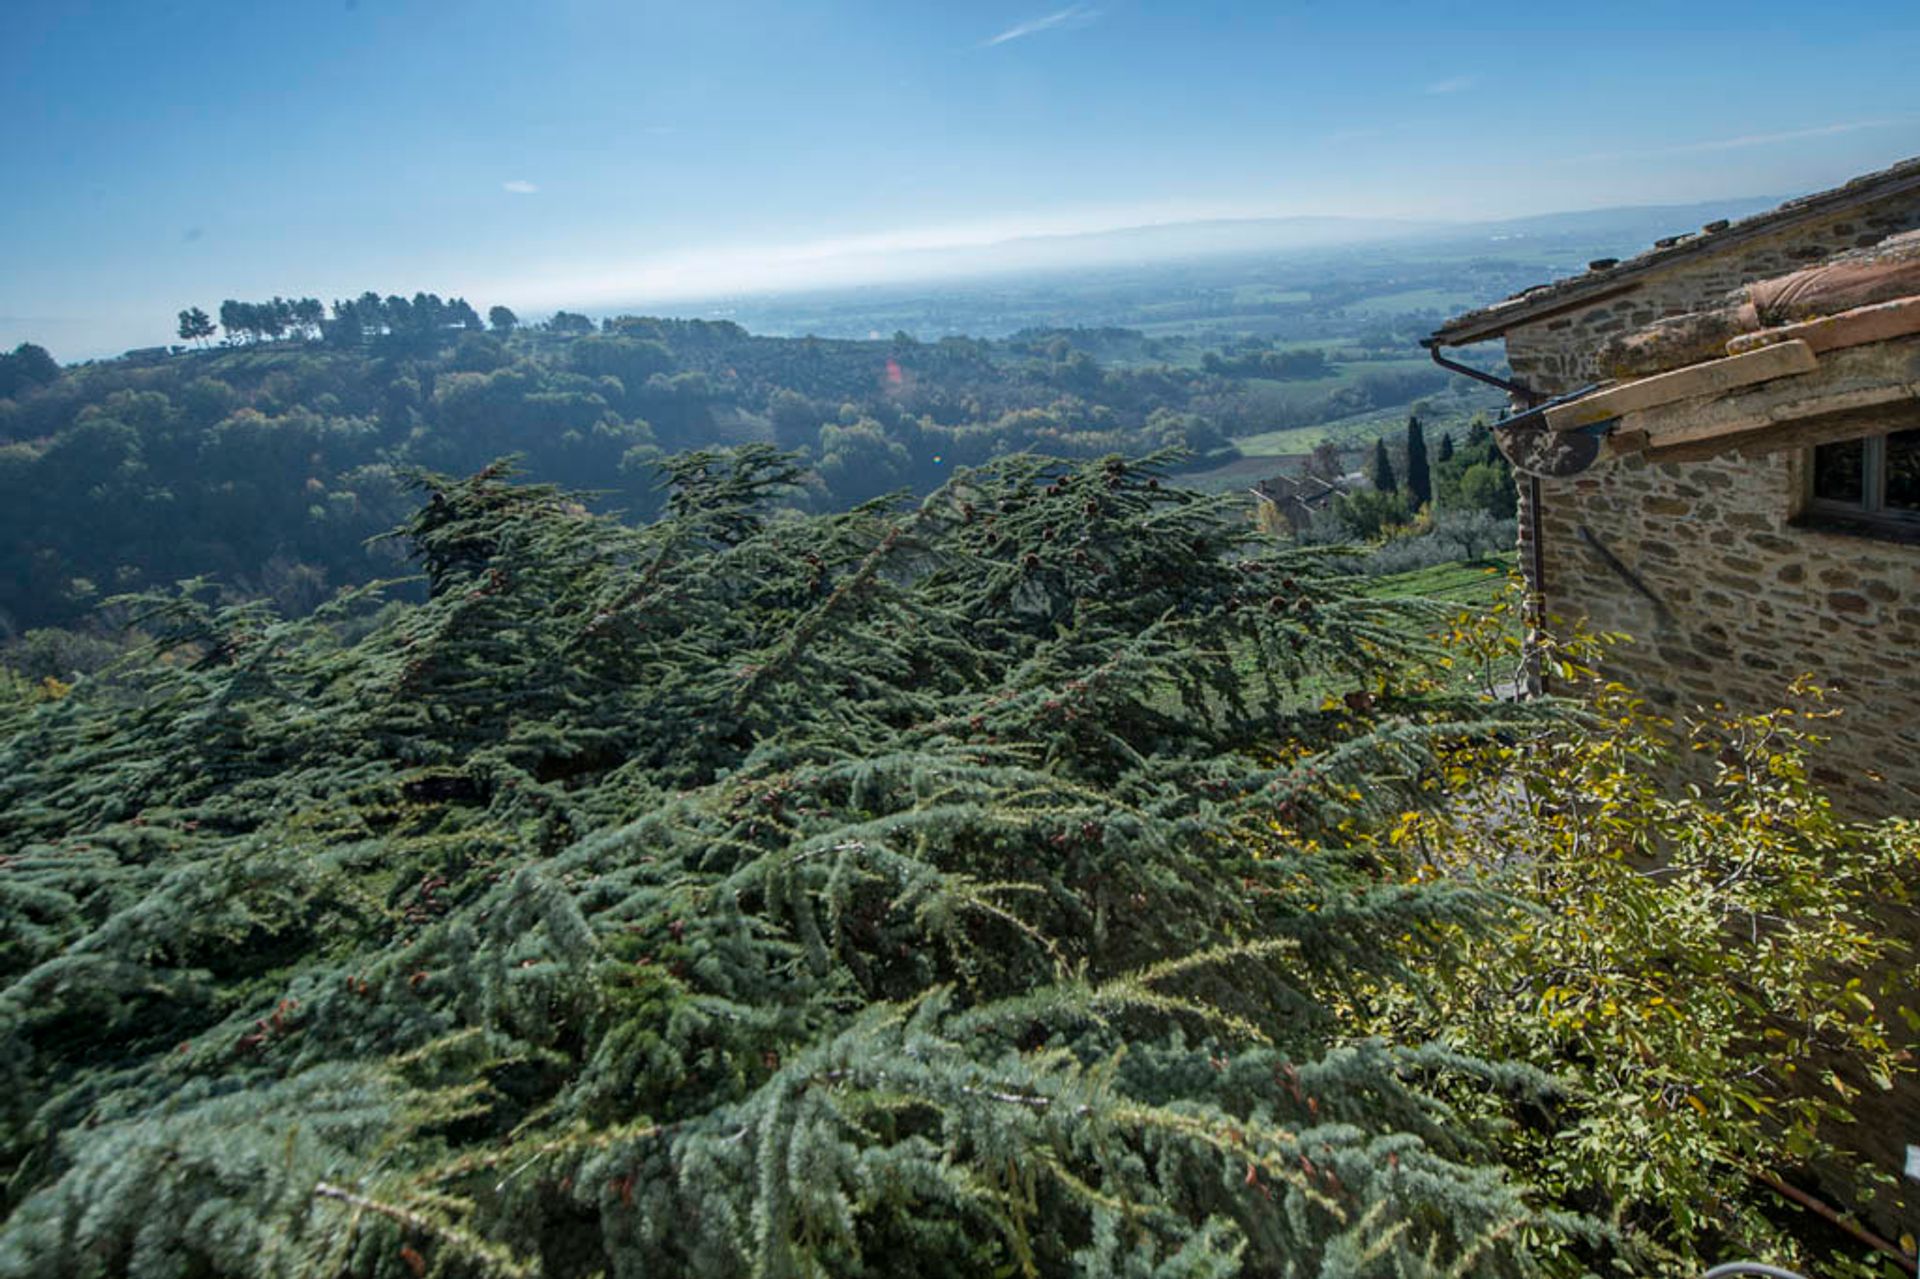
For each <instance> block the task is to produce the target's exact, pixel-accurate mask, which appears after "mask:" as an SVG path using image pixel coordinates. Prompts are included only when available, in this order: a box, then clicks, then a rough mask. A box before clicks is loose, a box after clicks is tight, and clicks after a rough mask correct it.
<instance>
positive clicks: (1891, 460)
mask: <svg viewBox="0 0 1920 1279" xmlns="http://www.w3.org/2000/svg"><path fill="white" fill-rule="evenodd" d="M1886 507H1887V509H1888V510H1889V511H1920V429H1916V430H1911V431H1895V432H1894V433H1893V434H1892V435H1889V436H1888V437H1887V496H1886Z"/></svg>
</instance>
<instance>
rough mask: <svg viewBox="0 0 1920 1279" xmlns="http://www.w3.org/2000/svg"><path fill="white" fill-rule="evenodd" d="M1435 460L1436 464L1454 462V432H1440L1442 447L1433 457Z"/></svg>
mask: <svg viewBox="0 0 1920 1279" xmlns="http://www.w3.org/2000/svg"><path fill="white" fill-rule="evenodd" d="M1433 460H1434V461H1436V462H1451V461H1453V432H1452V431H1442V432H1440V447H1439V448H1438V449H1437V450H1435V452H1434V455H1433Z"/></svg>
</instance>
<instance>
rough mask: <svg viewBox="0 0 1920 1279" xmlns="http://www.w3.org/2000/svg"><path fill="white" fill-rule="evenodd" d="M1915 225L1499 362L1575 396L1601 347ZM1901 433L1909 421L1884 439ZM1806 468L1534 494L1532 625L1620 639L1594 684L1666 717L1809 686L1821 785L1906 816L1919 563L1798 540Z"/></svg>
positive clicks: (1808, 238) (1571, 323)
mask: <svg viewBox="0 0 1920 1279" xmlns="http://www.w3.org/2000/svg"><path fill="white" fill-rule="evenodd" d="M1915 227H1920V194H1908V195H1904V196H1900V197H1898V198H1896V199H1889V200H1886V201H1883V202H1882V203H1881V204H1879V205H1877V206H1875V205H1869V206H1865V207H1856V208H1854V209H1851V210H1849V211H1847V212H1846V213H1844V214H1840V215H1835V216H1830V217H1828V218H1825V219H1823V220H1821V221H1819V222H1815V223H1813V224H1810V225H1801V226H1797V227H1790V228H1786V229H1784V230H1782V231H1779V232H1776V233H1775V234H1773V235H1771V236H1769V237H1765V238H1758V239H1754V240H1750V241H1747V242H1746V243H1744V244H1737V245H1731V246H1729V248H1728V249H1727V250H1726V251H1725V252H1723V253H1721V254H1717V255H1713V254H1708V255H1702V256H1699V257H1694V258H1691V259H1687V260H1683V261H1681V262H1676V263H1674V264H1673V265H1671V266H1670V267H1669V268H1667V269H1666V270H1664V271H1662V272H1660V273H1658V274H1656V275H1654V276H1652V277H1650V278H1648V279H1647V280H1646V282H1645V283H1643V284H1642V285H1641V286H1640V287H1639V288H1637V289H1635V290H1634V291H1632V292H1630V293H1628V294H1626V295H1624V296H1621V297H1618V298H1615V299H1611V300H1607V301H1603V302H1600V303H1599V304H1597V305H1595V306H1592V307H1588V308H1585V309H1582V310H1575V311H1572V312H1569V313H1566V314H1563V315H1560V316H1551V317H1548V318H1545V319H1542V320H1537V321H1534V322H1532V323H1530V324H1526V325H1523V326H1520V327H1517V328H1515V329H1514V330H1512V331H1511V332H1509V333H1508V334H1507V352H1508V359H1509V361H1510V363H1511V364H1512V366H1513V369H1514V373H1515V375H1516V377H1517V378H1518V379H1519V380H1520V381H1522V382H1524V383H1526V384H1527V385H1528V386H1530V387H1533V388H1534V389H1536V390H1539V391H1542V392H1545V393H1548V394H1557V393H1561V392H1564V391H1568V390H1572V389H1575V388H1577V387H1579V386H1582V385H1585V384H1587V383H1589V382H1592V381H1595V380H1597V379H1598V376H1599V375H1598V373H1597V370H1596V365H1595V363H1594V355H1595V353H1596V351H1597V349H1598V347H1599V346H1600V344H1601V343H1602V342H1603V341H1604V340H1605V339H1606V338H1607V337H1608V336H1609V335H1610V334H1613V333H1617V332H1620V331H1622V330H1625V329H1630V328H1639V327H1641V326H1643V325H1646V324H1649V323H1652V322H1653V321H1654V320H1656V319H1659V318H1661V317H1662V316H1667V315H1674V314H1682V313H1685V312H1687V311H1691V310H1695V309H1698V308H1699V307H1701V306H1704V305H1707V304H1709V303H1712V302H1714V301H1716V300H1717V299H1719V298H1721V297H1723V296H1724V295H1725V294H1726V293H1727V292H1729V291H1730V290H1732V289H1734V288H1736V287H1738V286H1739V285H1740V284H1742V283H1745V282H1747V281H1750V280H1755V279H1765V278H1767V277H1769V276H1774V275H1780V274H1783V273H1785V272H1787V271H1791V270H1794V269H1796V268H1798V267H1802V266H1805V265H1807V264H1808V263H1810V262H1815V261H1818V260H1820V259H1822V258H1825V257H1829V256H1831V255H1832V254H1834V253H1838V252H1841V251H1843V250H1846V249H1851V248H1856V247H1863V246H1865V245H1867V244H1872V243H1876V242H1878V241H1879V240H1881V239H1884V238H1885V237H1886V236H1888V235H1891V234H1894V233H1896V232H1898V231H1904V230H1910V229H1913V228H1915ZM1917 424H1920V411H1916V410H1912V409H1909V410H1907V411H1906V413H1905V415H1904V418H1903V417H1902V415H1901V414H1900V413H1897V412H1889V413H1888V414H1887V417H1886V420H1885V425H1884V427H1883V428H1882V429H1884V430H1894V429H1901V428H1905V427H1910V426H1914V425H1917ZM1871 429H1872V425H1871V424H1869V426H1868V431H1869V432H1870V431H1871ZM1806 458H1807V454H1806V453H1805V452H1804V451H1800V450H1795V451H1788V452H1781V453H1774V454H1769V455H1767V456H1763V457H1759V458H1747V457H1743V456H1739V455H1735V454H1725V455H1721V456H1718V457H1714V458H1711V459H1708V460H1704V461H1690V462H1669V463H1658V464H1649V463H1647V462H1645V461H1644V460H1641V459H1638V458H1629V459H1626V460H1624V461H1617V462H1609V461H1602V462H1600V463H1597V464H1596V465H1595V466H1594V467H1593V468H1592V469H1591V470H1589V471H1587V472H1586V473H1584V474H1582V475H1580V476H1577V477H1574V478H1571V479H1562V480H1545V481H1542V483H1541V499H1542V501H1541V505H1542V516H1541V552H1540V553H1541V558H1542V560H1543V565H1542V568H1543V582H1542V586H1543V587H1544V592H1543V593H1544V596H1545V605H1546V612H1547V614H1548V616H1549V618H1550V619H1551V618H1552V617H1554V616H1559V617H1562V618H1567V619H1571V618H1580V619H1584V620H1585V622H1586V624H1587V625H1588V626H1589V627H1591V628H1592V629H1595V630H1601V631H1621V632H1625V633H1627V634H1629V635H1631V636H1632V637H1633V642H1632V643H1631V644H1628V645H1624V646H1622V647H1621V648H1619V649H1617V650H1616V652H1615V655H1614V659H1613V665H1614V667H1615V668H1616V669H1615V670H1613V671H1612V672H1610V673H1612V674H1615V675H1617V676H1618V677H1619V678H1620V679H1622V680H1623V682H1626V683H1628V684H1630V685H1631V686H1633V687H1635V688H1637V689H1639V690H1641V691H1642V692H1643V693H1645V694H1646V695H1648V697H1649V698H1650V699H1652V700H1653V701H1654V702H1655V703H1656V704H1660V705H1662V707H1663V709H1665V710H1668V711H1670V712H1673V713H1684V712H1686V711H1688V710H1690V709H1691V708H1693V707H1695V706H1710V705H1712V704H1713V703H1715V702H1724V703H1726V704H1728V705H1730V706H1735V707H1741V706H1745V707H1754V706H1762V705H1773V704H1777V703H1778V701H1779V700H1780V697H1781V691H1782V689H1783V688H1784V687H1785V685H1786V683H1787V681H1788V680H1789V679H1791V678H1792V677H1793V676H1794V675H1796V674H1799V673H1801V672H1810V673H1812V674H1813V675H1815V676H1816V677H1818V678H1819V679H1820V680H1821V681H1822V682H1824V683H1827V684H1829V685H1831V686H1833V687H1834V688H1835V689H1836V694H1837V695H1836V697H1835V700H1834V704H1835V705H1836V706H1838V707H1839V708H1840V709H1841V710H1842V711H1843V715H1842V718H1841V719H1840V720H1839V721H1838V722H1837V723H1835V724H1833V725H1832V729H1833V733H1834V741H1833V743H1832V745H1831V746H1830V747H1829V749H1828V751H1827V753H1826V755H1825V756H1824V758H1823V759H1822V760H1821V761H1820V763H1821V771H1822V774H1823V777H1824V779H1825V780H1827V781H1829V782H1830V783H1832V784H1834V785H1835V786H1836V787H1838V788H1839V790H1840V792H1841V794H1842V796H1843V803H1845V804H1846V806H1848V807H1849V808H1852V809H1854V810H1855V811H1858V812H1862V813H1887V812H1894V813H1904V814H1916V815H1920V546H1916V545H1912V544H1904V543H1899V542H1893V541H1886V540H1880V539H1876V538H1872V537H1866V536H1854V535H1845V534H1837V533H1829V532H1822V531H1816V530H1814V529H1811V528H1806V527H1802V526H1801V525H1800V524H1798V523H1797V517H1798V515H1799V513H1800V507H1801V505H1802V502H1803V501H1804V496H1803V495H1804V492H1805V486H1806V477H1805V473H1804V471H1805V466H1806ZM1523 490H1524V485H1523ZM1525 514H1526V512H1525V511H1524V510H1523V511H1522V517H1523V519H1522V524H1523V528H1524V526H1525ZM1530 555H1531V549H1530V548H1529V547H1527V546H1525V545H1523V546H1522V562H1523V563H1526V562H1527V561H1528V559H1529V557H1530ZM1550 624H1551V623H1550Z"/></svg>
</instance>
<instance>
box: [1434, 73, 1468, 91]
mask: <svg viewBox="0 0 1920 1279" xmlns="http://www.w3.org/2000/svg"><path fill="white" fill-rule="evenodd" d="M1479 83H1480V77H1479V76H1477V75H1457V76H1449V77H1447V78H1446V79H1445V80H1435V81H1434V82H1433V83H1432V84H1430V85H1428V86H1427V92H1428V93H1464V92H1465V91H1466V90H1468V89H1471V88H1472V87H1473V86H1474V85H1476V84H1479Z"/></svg>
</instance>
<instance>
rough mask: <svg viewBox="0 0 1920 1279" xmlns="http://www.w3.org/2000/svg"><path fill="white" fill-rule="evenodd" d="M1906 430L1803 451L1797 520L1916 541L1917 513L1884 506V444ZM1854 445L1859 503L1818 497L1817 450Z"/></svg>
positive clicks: (1918, 535) (1919, 533)
mask: <svg viewBox="0 0 1920 1279" xmlns="http://www.w3.org/2000/svg"><path fill="white" fill-rule="evenodd" d="M1910 429H1912V428H1909V427H1896V428H1895V429H1894V430H1892V431H1884V432H1880V433H1878V434H1874V435H1858V436H1850V437H1848V438H1847V439H1844V440H1830V441H1828V442H1827V444H1825V445H1815V446H1814V447H1813V448H1810V449H1808V450H1806V452H1805V454H1804V465H1803V467H1802V470H1803V471H1804V472H1805V485H1804V491H1803V493H1802V495H1801V506H1800V515H1801V519H1802V520H1803V521H1805V522H1807V523H1811V524H1816V525H1819V526H1822V527H1827V528H1833V529H1837V530H1839V531H1841V532H1847V533H1857V534H1861V535H1864V536H1869V537H1871V536H1882V537H1892V538H1896V539H1898V540H1900V541H1920V510H1905V509H1902V508H1900V507H1893V508H1889V507H1888V506H1887V504H1886V491H1887V441H1888V440H1889V439H1890V438H1892V436H1893V435H1894V434H1896V433H1897V432H1899V431H1903V430H1910ZM1854 443H1858V444H1859V445H1861V450H1860V453H1861V457H1860V471H1861V484H1860V491H1861V496H1860V500H1859V501H1858V502H1842V501H1838V500H1836V499H1833V498H1823V497H1821V496H1819V495H1818V494H1817V493H1815V492H1814V482H1815V479H1816V477H1817V475H1818V473H1819V463H1818V460H1817V454H1818V452H1819V450H1820V449H1821V448H1823V447H1828V446H1830V445H1837V444H1854Z"/></svg>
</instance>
